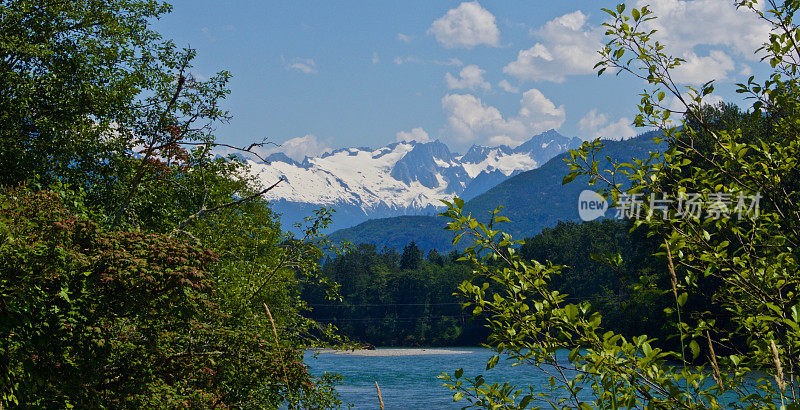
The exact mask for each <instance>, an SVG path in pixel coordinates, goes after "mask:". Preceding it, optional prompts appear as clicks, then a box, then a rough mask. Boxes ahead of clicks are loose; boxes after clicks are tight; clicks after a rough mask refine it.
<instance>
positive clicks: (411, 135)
mask: <svg viewBox="0 0 800 410" xmlns="http://www.w3.org/2000/svg"><path fill="white" fill-rule="evenodd" d="M430 140H431V137H430V136H429V135H428V133H427V132H425V130H424V129H422V127H417V128H414V129H412V130H411V131H400V132H398V133H397V141H399V142H402V141H406V142H407V141H417V142H429V141H430Z"/></svg>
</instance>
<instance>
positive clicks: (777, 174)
mask: <svg viewBox="0 0 800 410" xmlns="http://www.w3.org/2000/svg"><path fill="white" fill-rule="evenodd" d="M740 6H741V7H745V8H748V9H750V10H751V11H752V12H754V13H756V14H757V15H758V16H759V17H760V18H762V19H764V20H765V21H767V22H769V23H771V24H772V28H773V31H772V34H771V35H770V38H769V39H768V41H767V42H766V43H765V46H764V47H763V48H762V49H761V51H762V52H763V53H764V54H765V55H766V58H765V59H766V61H768V62H769V64H770V65H771V66H772V68H773V69H774V73H773V74H772V75H771V76H770V77H769V78H768V79H767V80H765V81H764V82H763V83H757V82H756V81H755V79H753V78H750V80H749V81H748V82H747V83H746V84H740V85H739V91H740V92H741V93H743V94H745V95H746V96H748V97H749V98H751V99H752V100H753V101H754V102H753V106H752V109H751V110H750V111H748V112H746V113H744V114H742V115H740V114H738V113H736V112H732V111H731V109H730V108H725V107H722V108H720V109H717V110H713V109H709V108H707V107H704V106H703V98H704V97H706V96H708V95H710V94H711V93H712V92H713V83H706V84H704V85H702V86H701V87H699V88H697V89H695V88H691V87H688V88H687V89H684V88H682V87H680V86H678V85H676V84H675V83H674V82H673V81H672V77H671V76H670V72H671V71H672V70H673V69H674V68H675V67H677V66H679V65H680V63H681V60H680V59H676V58H673V57H671V56H669V55H667V54H665V52H664V46H663V45H662V44H660V43H658V42H657V41H655V39H654V38H655V32H654V31H650V30H647V29H645V28H644V27H645V26H646V23H647V22H648V21H649V20H651V19H653V18H655V17H654V16H653V15H652V13H651V11H650V10H649V9H648V8H647V7H643V8H640V9H632V10H630V12H629V13H626V11H625V5H622V4H621V5H619V6H618V7H617V8H616V9H615V10H606V11H607V12H608V13H609V15H610V16H611V21H610V22H609V23H607V24H606V29H607V32H606V33H607V35H608V36H609V37H610V40H609V42H608V43H607V45H606V47H605V48H604V49H603V50H601V54H602V56H603V60H602V61H601V62H600V63H599V64H598V67H599V68H600V72H601V73H602V72H603V71H604V70H606V69H612V70H617V71H618V72H619V71H621V72H627V73H629V74H632V75H634V76H636V77H639V78H641V79H643V80H645V81H647V82H648V84H649V85H650V86H651V87H652V88H651V89H650V90H648V91H645V92H644V93H643V94H642V99H641V103H640V105H639V110H640V115H639V116H637V119H636V123H637V125H649V126H655V127H658V128H660V129H661V130H662V131H663V137H660V138H659V140H662V139H663V140H664V141H666V142H667V143H668V144H669V149H668V150H666V151H665V152H663V154H659V153H653V154H651V155H650V156H649V157H647V158H645V159H642V160H636V161H632V162H625V163H620V162H614V164H613V167H612V168H611V169H608V170H603V169H602V168H599V167H598V164H599V160H597V159H596V158H602V155H603V145H604V143H602V142H600V141H593V142H587V143H585V144H584V145H583V146H582V147H581V148H580V149H577V150H574V151H572V152H571V158H570V159H569V160H568V163H569V164H570V167H571V172H570V174H568V175H567V176H565V178H564V182H565V183H566V182H569V181H571V180H573V179H575V178H576V177H578V176H586V177H588V178H590V183H592V184H594V183H597V182H600V184H601V185H600V186H601V190H600V192H602V193H603V194H604V195H606V196H608V197H610V198H611V199H613V200H614V203H615V204H617V205H618V206H622V205H623V204H624V201H623V200H624V199H625V198H626V195H628V196H633V195H641V196H642V198H649V197H650V195H651V194H653V195H655V197H656V198H662V194H665V195H668V196H669V197H672V198H679V200H680V201H684V202H681V203H682V204H685V201H686V200H687V197H688V196H689V194H692V193H698V194H700V196H699V200H701V202H702V203H703V204H704V205H706V206H708V204H711V203H712V202H714V198H719V194H722V195H723V196H724V197H725V198H732V199H729V201H732V202H731V205H730V208H729V209H728V211H724V210H723V211H721V212H716V213H712V212H710V210H709V209H708V208H706V210H705V211H704V212H703V213H701V214H693V213H687V212H686V208H683V209H676V208H671V209H670V210H669V211H668V212H667V214H666V215H665V217H662V216H661V214H660V211H659V210H658V209H657V208H655V206H651V205H650V204H649V203H648V201H647V200H645V201H643V203H642V207H641V210H640V215H642V218H641V219H639V220H638V221H636V223H635V226H638V227H641V228H642V229H646V231H647V233H648V235H650V236H651V237H652V238H654V240H655V241H658V242H659V243H662V245H660V249H659V250H660V252H659V253H658V254H657V256H658V257H659V258H661V261H662V263H661V266H660V270H661V271H662V272H663V273H662V275H668V277H669V279H670V280H669V283H668V284H666V285H665V286H663V287H662V289H663V291H665V292H667V294H668V295H669V296H670V297H671V298H672V300H673V306H671V307H670V308H668V309H665V313H666V314H667V315H669V316H671V317H672V319H673V320H674V322H675V327H674V329H673V332H672V333H673V335H674V336H675V338H676V340H677V341H678V343H679V345H678V346H676V348H674V349H662V348H657V347H655V344H654V343H655V340H654V339H653V338H652V336H648V335H640V336H632V337H625V336H623V335H621V334H619V333H616V332H614V331H610V330H607V326H606V325H605V324H604V321H603V319H604V318H603V317H602V315H601V314H599V313H597V312H593V310H592V305H591V304H590V303H589V302H580V303H569V300H568V296H567V295H565V294H564V293H561V292H559V291H558V290H555V289H554V288H553V286H552V285H553V282H554V280H555V279H554V278H556V277H558V276H559V275H561V274H562V272H563V271H564V267H562V266H558V265H553V264H552V263H550V262H547V263H544V264H542V263H539V262H536V261H527V260H524V259H522V258H520V256H519V255H518V253H517V251H516V249H515V246H517V245H519V242H518V241H514V240H513V239H512V238H511V237H510V236H509V235H507V234H504V233H502V232H500V231H498V230H496V228H495V225H496V224H497V223H499V222H502V221H504V220H506V218H504V217H500V216H497V213H498V212H499V209H498V210H496V211H495V212H494V213H493V216H492V219H491V220H490V222H489V223H487V224H482V223H479V222H478V221H476V220H475V219H474V218H472V216H471V215H469V214H465V213H464V212H463V211H462V208H463V202H462V201H460V200H456V201H455V203H453V204H448V205H449V209H448V211H447V212H446V213H445V215H446V216H448V217H449V218H451V221H452V222H451V223H450V226H449V228H450V229H451V230H454V231H456V232H457V233H458V235H457V236H456V239H459V238H461V237H462V235H467V237H470V238H472V239H474V240H475V244H474V245H473V246H470V247H468V248H467V249H466V252H465V256H464V258H465V259H466V260H469V261H471V262H472V263H473V264H474V265H475V266H476V267H477V269H479V272H480V275H479V276H478V278H480V279H481V280H475V281H472V282H465V283H463V284H462V285H461V287H460V291H461V293H462V294H464V295H465V296H466V297H468V298H469V299H470V302H471V303H470V306H471V308H472V309H473V311H474V312H478V313H483V314H487V315H488V316H489V317H488V320H487V323H486V324H487V327H488V328H489V330H490V336H489V342H490V345H491V346H492V347H493V348H494V349H495V350H497V352H498V353H506V354H508V355H509V356H510V360H512V361H515V362H517V363H520V364H523V363H525V364H531V365H534V366H537V367H539V368H541V369H542V370H544V371H546V372H549V374H550V376H551V378H550V385H551V386H552V389H553V391H551V392H550V393H549V394H547V393H539V394H537V393H535V392H534V391H533V389H532V388H517V387H515V386H513V385H510V384H506V385H492V386H486V385H485V384H483V383H482V378H480V376H479V377H477V378H467V379H466V382H465V380H464V378H463V374H462V373H461V372H456V374H455V375H453V376H447V375H445V376H443V377H444V378H445V379H446V380H447V381H448V384H449V386H450V388H451V389H454V390H456V391H457V393H456V394H457V395H458V396H457V398H462V397H463V398H467V399H468V400H469V401H470V402H471V403H472V404H475V405H479V406H484V407H493V408H499V407H513V408H517V407H519V408H524V407H527V406H529V405H531V404H532V403H534V402H544V403H547V404H548V405H552V406H555V407H578V408H592V407H596V408H618V407H637V408H638V407H647V408H707V407H710V408H717V407H723V406H727V405H728V404H730V405H733V406H742V407H748V408H776V407H778V406H786V407H787V408H791V407H793V406H796V405H797V394H798V393H799V392H798V390H800V387H798V385H797V374H796V372H797V369H798V366H799V365H800V364H799V363H798V362H797V360H798V353H800V352H798V348H799V346H800V317H799V316H798V306H800V299H798V298H800V296H799V295H798V293H797V283H798V277H797V275H798V272H799V271H800V269H798V268H799V267H798V265H797V257H798V246H797V245H798V242H800V236H799V235H798V234H799V233H800V228H799V224H798V222H799V221H798V218H800V208H798V205H797V204H798V199H800V198H798V195H800V194H799V193H798V185H797V184H798V178H797V177H798V175H797V173H798V169H799V168H800V167H798V164H797V161H798V158H800V139H798V137H797V135H798V133H797V129H796V123H797V113H798V111H797V110H796V107H797V105H798V101H800V98H798V97H800V94H798V90H800V88H798V84H797V83H798V78H797V75H798V61H800V49H798V48H797V46H796V42H795V40H796V39H797V38H798V36H800V31H798V27H797V26H796V25H795V24H794V14H795V12H796V11H797V9H798V7H800V2H796V1H787V2H782V3H780V4H778V3H775V2H772V1H768V2H767V5H766V7H763V8H761V7H759V6H758V5H756V4H755V2H749V1H747V2H741V4H740ZM684 91H687V92H684ZM667 95H672V96H674V97H675V98H677V99H678V100H679V101H681V102H682V103H683V104H684V105H685V108H686V110H685V112H682V113H681V114H683V117H684V121H683V122H682V126H681V127H678V126H677V124H676V123H675V122H674V121H673V120H672V114H673V113H674V112H673V111H671V110H670V109H669V108H667V107H666V104H665V101H667ZM733 111H735V110H733ZM725 118H727V119H728V120H724V119H725ZM720 119H723V120H720ZM732 120H735V121H732ZM754 195H758V196H760V209H759V212H755V211H756V209H755V207H754V206H753V207H751V206H750V205H754V204H753V202H751V200H750V201H748V202H747V203H743V202H742V199H743V198H745V197H747V198H749V197H750V196H754ZM628 198H630V197H628ZM679 210H680V211H683V213H678V211H679ZM604 259H606V260H607V262H608V263H609V264H610V265H611V266H612V267H614V266H616V267H618V266H620V265H621V264H623V263H625V262H623V260H622V258H621V257H619V256H616V257H615V256H613V255H612V256H609V257H606V258H604ZM474 282H477V283H474ZM481 282H484V283H481ZM489 283H495V284H499V285H500V286H501V288H502V290H501V291H499V292H488V291H487V289H488V287H489V285H488V284H489ZM698 297H699V298H706V300H708V301H709V305H703V304H701V305H699V306H698V305H695V307H700V308H701V309H698V310H695V309H693V307H692V303H691V301H692V300H693V299H696V298H698ZM498 357H499V356H498ZM497 360H498V359H493V360H491V361H490V362H489V363H488V365H487V369H488V368H491V367H492V366H493V365H494V364H496V363H497Z"/></svg>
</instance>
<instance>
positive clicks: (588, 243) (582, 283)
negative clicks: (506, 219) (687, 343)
mask: <svg viewBox="0 0 800 410" xmlns="http://www.w3.org/2000/svg"><path fill="white" fill-rule="evenodd" d="M631 228H632V223H631V222H630V221H617V220H603V221H592V222H584V223H576V222H562V223H559V224H558V225H556V226H555V227H554V228H546V229H544V230H543V231H542V232H541V233H540V234H539V235H536V236H535V237H533V238H526V239H525V244H524V245H522V246H521V247H520V249H519V256H520V257H521V258H522V259H524V260H537V261H538V260H549V261H551V262H553V263H554V264H557V265H564V266H565V267H564V269H563V270H562V272H561V274H560V275H558V276H555V277H554V278H553V280H552V286H553V289H555V290H558V291H559V292H561V293H565V294H568V295H569V300H570V301H588V302H590V303H591V305H592V309H593V310H596V311H597V312H600V313H601V314H602V315H603V318H606V320H605V323H606V327H607V328H608V329H609V330H613V331H614V332H616V333H619V334H622V335H624V336H626V337H631V336H634V335H638V334H644V333H646V334H648V335H650V336H652V337H655V338H657V339H659V343H660V344H661V345H665V344H666V345H670V346H671V345H672V344H674V342H675V341H674V340H671V339H670V338H668V336H669V335H671V333H672V329H673V326H674V325H671V324H669V323H668V322H667V320H666V319H667V315H665V314H664V312H663V310H664V308H666V307H669V306H670V303H671V299H670V297H669V295H665V294H664V293H663V292H660V291H657V290H655V289H654V288H653V287H654V286H655V285H661V286H665V285H667V284H668V283H669V279H668V278H667V275H666V272H665V271H664V270H663V269H660V267H661V266H663V264H664V261H663V259H661V258H657V257H654V256H653V254H654V253H656V252H657V251H658V247H659V245H660V243H658V242H655V241H654V239H653V238H652V237H648V236H647V235H646V232H644V230H643V229H635V230H633V232H631ZM613 255H620V257H621V264H620V265H618V266H617V265H615V264H609V263H605V262H604V261H603V258H605V257H615V256H613ZM648 285H649V286H648Z"/></svg>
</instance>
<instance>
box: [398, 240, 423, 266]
mask: <svg viewBox="0 0 800 410" xmlns="http://www.w3.org/2000/svg"><path fill="white" fill-rule="evenodd" d="M421 262H422V251H421V250H420V249H419V248H417V244H416V243H414V241H411V243H409V244H408V245H406V247H405V248H403V255H401V256H400V269H403V270H405V269H417V268H418V267H419V264H420V263H421Z"/></svg>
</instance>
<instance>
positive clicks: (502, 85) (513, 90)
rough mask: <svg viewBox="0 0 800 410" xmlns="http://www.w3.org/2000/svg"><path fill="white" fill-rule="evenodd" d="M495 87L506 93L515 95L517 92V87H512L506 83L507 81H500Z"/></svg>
mask: <svg viewBox="0 0 800 410" xmlns="http://www.w3.org/2000/svg"><path fill="white" fill-rule="evenodd" d="M497 86H498V87H500V88H502V89H503V90H505V91H506V92H508V93H514V94H516V93H518V92H519V87H514V86H513V85H511V83H509V82H508V80H501V81H500V82H499V83H497Z"/></svg>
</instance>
